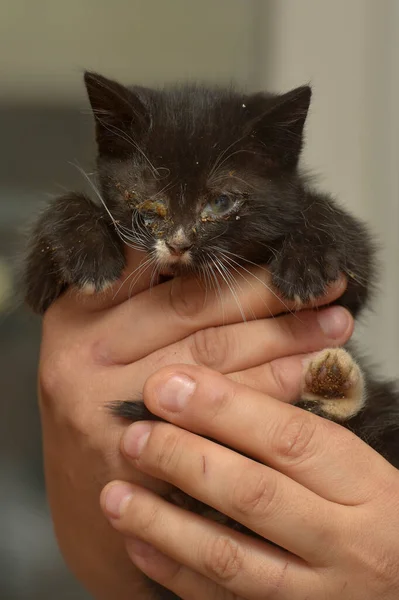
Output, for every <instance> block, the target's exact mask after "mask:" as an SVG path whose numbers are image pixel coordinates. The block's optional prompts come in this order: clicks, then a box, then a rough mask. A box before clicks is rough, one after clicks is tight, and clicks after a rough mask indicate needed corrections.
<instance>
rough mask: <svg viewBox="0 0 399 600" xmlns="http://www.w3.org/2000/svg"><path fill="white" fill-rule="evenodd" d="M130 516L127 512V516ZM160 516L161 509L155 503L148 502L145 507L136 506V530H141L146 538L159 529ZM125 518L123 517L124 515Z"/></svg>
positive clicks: (141, 533)
mask: <svg viewBox="0 0 399 600" xmlns="http://www.w3.org/2000/svg"><path fill="white" fill-rule="evenodd" d="M126 517H127V518H129V514H128V513H127V514H126V516H125V518H126ZM159 517H160V509H159V507H158V506H157V505H156V504H155V503H152V504H148V503H147V504H146V505H145V506H144V507H143V508H141V509H140V508H138V507H137V506H136V507H135V514H134V523H135V525H136V531H138V532H140V535H142V536H143V537H144V538H145V537H147V535H149V536H150V537H151V533H152V532H153V531H155V530H156V529H157V523H158V520H159ZM122 518H123V517H122Z"/></svg>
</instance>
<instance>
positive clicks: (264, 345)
mask: <svg viewBox="0 0 399 600" xmlns="http://www.w3.org/2000/svg"><path fill="white" fill-rule="evenodd" d="M352 331H353V319H352V317H351V316H350V314H349V312H348V311H347V310H345V309H344V308H342V307H339V306H334V307H331V308H327V309H325V310H321V311H319V312H318V311H304V312H301V313H299V314H291V315H285V316H281V317H278V318H275V319H261V320H259V321H251V322H249V323H236V324H234V325H225V326H224V327H223V326H221V327H210V328H208V329H201V330H199V331H196V332H195V333H194V334H192V335H190V336H188V337H187V338H185V339H184V340H181V341H179V342H176V343H175V344H172V345H171V346H168V347H167V348H162V349H161V350H158V351H156V352H155V353H153V354H152V355H151V360H152V362H153V363H154V364H156V365H157V367H158V368H161V367H163V366H167V365H170V364H171V362H174V363H176V362H179V363H183V364H197V365H203V366H206V367H210V368H212V369H214V370H216V371H219V372H220V373H232V372H234V371H238V370H245V369H250V368H253V367H256V366H258V365H262V364H264V363H268V362H270V361H271V360H274V359H276V358H280V357H283V356H289V355H291V354H298V353H300V352H302V353H309V352H314V351H316V350H321V349H322V348H325V347H326V346H327V347H329V346H339V345H342V344H343V343H345V342H346V341H347V340H348V339H349V338H350V336H351V334H352ZM144 362H147V361H146V359H143V361H142V363H143V369H140V362H138V363H135V367H134V368H135V371H137V370H138V371H139V372H140V371H143V373H144V372H145V371H146V369H145V367H144ZM137 367H138V369H137ZM147 372H148V370H147ZM144 382H145V379H143V381H142V384H143V385H144Z"/></svg>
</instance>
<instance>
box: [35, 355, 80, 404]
mask: <svg viewBox="0 0 399 600" xmlns="http://www.w3.org/2000/svg"><path fill="white" fill-rule="evenodd" d="M73 362H74V357H73V354H72V353H71V352H70V351H69V349H68V348H58V350H57V351H56V352H52V353H51V354H48V355H47V356H45V357H44V358H42V360H41V361H40V364H39V387H40V390H41V392H42V393H43V395H44V396H45V397H49V398H52V397H53V396H54V395H55V394H56V393H57V392H58V391H59V389H60V387H61V386H63V385H64V383H68V381H69V375H70V373H71V371H72V370H73Z"/></svg>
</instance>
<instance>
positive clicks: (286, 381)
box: [39, 254, 353, 600]
mask: <svg viewBox="0 0 399 600" xmlns="http://www.w3.org/2000/svg"><path fill="white" fill-rule="evenodd" d="M140 260H141V256H138V255H136V254H135V255H132V256H131V257H130V262H129V268H130V271H131V272H133V271H134V269H136V268H139V267H138V265H139V262H140ZM138 272H140V271H138ZM254 273H255V275H256V276H257V277H258V279H254V280H253V281H252V282H251V281H250V282H248V283H246V282H245V281H244V280H243V282H242V283H241V284H240V289H239V290H238V291H237V294H238V296H239V299H240V300H241V302H242V304H243V306H244V307H245V308H246V310H247V311H248V318H249V319H251V317H254V316H256V317H257V318H258V319H259V320H257V321H254V320H252V321H251V320H249V322H248V323H240V321H241V320H242V317H241V313H240V310H239V308H238V306H237V304H236V301H235V299H234V298H233V297H232V296H231V294H230V292H229V291H228V290H227V289H224V288H223V287H222V288H221V293H222V298H221V299H220V298H219V297H218V295H217V294H215V293H213V292H212V291H209V290H208V293H207V296H206V297H205V293H204V291H203V290H202V289H201V288H199V287H198V286H197V284H196V283H195V282H194V281H190V280H181V279H176V280H173V281H170V282H168V283H165V284H163V285H160V286H157V287H156V288H153V289H152V290H147V289H146V288H148V286H149V283H150V276H148V277H146V274H145V273H144V275H143V276H142V277H140V279H139V281H138V284H137V286H136V287H135V292H136V295H135V296H134V297H132V298H131V299H128V298H127V296H128V293H127V289H128V283H129V282H128V283H127V285H126V286H125V287H123V288H122V290H121V292H120V293H119V294H118V295H117V296H116V299H115V298H114V294H115V288H114V289H113V290H110V291H109V292H108V294H105V295H102V296H98V297H92V298H82V297H81V296H79V295H78V294H76V293H75V292H74V291H73V290H71V291H70V292H68V293H67V294H65V295H64V296H63V297H62V298H60V299H59V300H58V301H57V302H55V303H54V305H53V306H52V307H51V308H50V309H49V310H48V312H47V313H46V315H45V318H44V322H43V342H42V349H41V362H40V372H39V379H40V380H39V386H40V396H41V403H40V404H41V416H42V430H43V443H44V459H45V472H46V482H47V491H48V498H49V502H50V507H51V511H52V516H53V521H54V525H55V531H56V534H57V537H58V541H59V545H60V548H61V550H62V552H63V554H64V557H65V559H66V562H67V563H68V565H69V567H70V568H71V569H72V571H73V572H74V573H75V575H76V576H77V577H78V578H79V579H80V580H81V581H82V582H83V583H84V584H85V585H86V587H87V588H88V589H89V590H90V591H91V593H92V594H93V595H94V596H95V597H96V598H99V599H104V600H109V599H112V600H113V599H114V598H118V600H124V599H125V598H126V599H128V598H129V600H130V598H131V597H132V596H134V595H135V594H136V595H137V597H146V591H145V590H146V588H143V587H142V586H143V580H144V578H143V577H142V575H141V573H139V572H138V571H137V569H135V568H134V567H133V566H132V564H131V562H130V560H129V559H128V557H127V555H126V552H125V548H124V544H123V541H122V539H121V536H120V535H119V534H117V533H116V532H115V531H114V530H113V528H111V527H110V526H109V524H108V523H107V521H106V520H105V519H104V516H103V514H102V512H101V510H100V508H99V505H98V496H99V494H100V491H101V489H102V487H103V486H104V485H105V484H106V483H108V482H109V481H110V480H112V479H116V478H119V479H126V480H128V481H131V482H133V483H140V484H143V485H145V486H147V487H149V488H150V489H152V490H155V491H157V492H158V493H161V494H162V493H164V492H166V491H167V490H168V489H169V487H168V486H166V484H165V483H164V482H160V481H157V480H155V479H153V478H151V477H148V476H147V475H144V474H143V473H141V472H140V471H138V470H133V471H132V469H131V466H130V464H129V463H128V462H127V461H126V459H125V458H124V457H122V456H121V455H120V453H119V440H120V437H121V435H122V433H123V432H124V430H125V425H124V424H122V422H121V421H120V420H119V419H115V418H113V417H112V415H111V414H110V413H109V412H107V409H106V405H107V404H108V403H109V402H110V401H112V400H120V399H129V398H134V397H135V396H136V395H137V394H138V393H141V391H142V387H143V385H144V382H145V381H146V379H147V378H148V377H149V376H150V375H151V374H152V373H153V372H154V371H156V370H157V369H159V368H160V367H162V366H165V365H168V364H171V363H172V362H176V361H178V362H181V363H191V364H204V365H207V366H210V367H212V368H214V369H216V370H218V371H220V372H222V373H225V374H228V376H229V377H231V378H232V379H234V380H236V381H241V382H243V383H246V384H248V385H250V386H252V387H253V388H257V389H259V390H263V391H265V392H267V393H270V394H272V395H274V396H276V397H279V398H281V399H288V400H289V399H292V398H294V394H295V393H296V389H297V381H298V380H299V378H300V375H301V371H302V363H301V357H300V356H292V357H290V358H284V359H283V358H281V357H284V356H288V355H296V354H300V353H306V352H312V351H316V350H319V349H321V348H323V347H325V346H331V345H340V344H342V343H343V342H345V341H346V340H347V339H348V338H349V337H350V335H351V333H352V329H353V321H352V319H351V318H350V317H349V315H348V313H347V312H346V311H344V310H343V309H341V308H337V307H335V308H330V309H327V310H326V311H322V312H320V313H319V314H315V313H312V312H307V313H303V314H301V315H300V318H298V317H297V316H295V315H288V316H284V317H279V318H277V319H262V317H265V316H270V315H277V314H279V313H281V312H282V311H284V310H285V306H284V304H283V303H282V301H281V300H279V299H278V298H276V296H275V295H273V294H272V293H271V292H270V291H269V292H268V291H267V289H265V287H264V282H265V281H266V277H267V273H266V271H265V270H263V269H261V268H259V269H257V270H254ZM130 280H131V279H130ZM130 280H129V281H130ZM344 285H345V284H342V282H340V283H338V284H337V285H336V286H335V287H334V288H333V289H332V290H331V291H330V294H329V295H328V296H326V297H325V298H324V299H323V302H329V301H331V300H333V299H334V298H337V297H338V296H340V295H341V293H342V291H343V287H344ZM138 286H140V287H138ZM221 300H222V301H223V311H222V309H221ZM251 311H252V314H250V313H251ZM323 314H324V316H325V319H327V322H325V324H327V323H329V324H330V325H335V327H336V331H335V332H333V331H330V333H329V332H328V331H327V329H326V330H325V333H323V331H322V330H321V328H320V324H319V322H318V318H319V317H321V316H322V315H323ZM334 315H335V316H334ZM222 323H225V324H226V325H225V326H224V327H217V326H218V325H221V324H222Z"/></svg>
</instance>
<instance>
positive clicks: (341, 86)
mask: <svg viewBox="0 0 399 600" xmlns="http://www.w3.org/2000/svg"><path fill="white" fill-rule="evenodd" d="M398 40H399V2H398V1H397V0H384V2H376V1H375V0H350V2H348V0H334V1H332V0H331V1H327V0H275V1H269V0H201V1H197V0H113V1H112V2H107V1H105V0H104V1H101V0H69V1H68V2H64V1H58V0H35V1H34V2H33V1H32V0H2V1H1V3H0V356H1V360H0V381H1V389H2V397H1V400H0V415H1V419H0V533H1V535H0V598H1V599H2V600H3V599H4V600H22V599H23V600H50V599H53V598H57V600H67V599H70V598H74V599H75V598H76V599H77V600H80V599H81V600H83V599H86V598H88V596H87V594H86V593H85V592H84V591H83V590H82V589H81V588H80V586H79V585H78V584H77V583H76V582H75V581H74V580H73V579H72V577H71V576H70V575H69V574H68V572H67V570H66V568H65V567H64V566H63V562H62V559H61V557H60V555H59V553H58V550H57V547H56V543H55V540H54V537H53V533H52V527H51V522H50V519H49V516H48V512H47V507H46V499H45V492H44V484H43V476H42V466H41V442H40V424H39V418H38V412H37V401H36V367H37V359H38V351H39V341H40V320H39V319H37V318H35V317H33V316H31V315H30V314H29V313H28V312H27V311H26V310H25V309H24V308H23V307H22V306H20V305H19V303H18V301H17V297H16V286H15V265H16V262H17V256H18V248H19V247H20V243H21V238H22V235H23V229H24V226H25V225H26V223H27V221H28V220H29V218H30V217H31V216H32V214H34V213H35V211H37V208H38V206H39V205H40V204H42V203H43V202H45V201H46V200H47V199H48V198H49V197H50V196H52V195H54V194H57V193H62V190H63V189H64V188H72V189H83V186H84V182H83V181H82V176H81V175H80V174H79V173H78V171H77V169H76V168H75V167H73V166H72V165H71V163H79V164H80V165H82V166H83V167H84V168H85V169H86V170H90V168H91V165H92V163H93V135H92V133H93V131H92V121H91V117H90V115H89V111H88V103H87V101H86V98H85V93H84V88H83V85H82V72H83V70H84V69H86V68H88V69H92V70H97V71H98V72H100V73H103V74H104V75H107V76H108V77H111V78H115V79H120V80H121V81H122V82H124V83H140V84H147V85H151V84H159V83H163V82H165V81H171V80H182V79H187V78H190V79H196V80H197V79H200V80H206V81H216V82H230V81H231V80H234V81H236V82H238V83H239V84H241V85H242V86H245V87H246V88H247V89H253V90H255V89H256V90H259V89H265V88H266V89H270V90H272V91H286V90H288V89H289V88H291V87H294V86H297V85H301V84H303V83H305V82H311V84H312V85H313V89H314V96H313V106H312V109H311V114H310V118H309V122H308V127H307V140H308V141H307V148H306V151H305V153H304V164H306V166H307V167H309V168H310V169H311V170H312V171H313V172H314V173H315V174H316V175H317V176H318V179H319V181H320V185H321V186H323V187H324V188H325V189H326V190H329V191H331V192H333V193H334V194H336V196H337V197H338V198H339V199H340V200H341V201H342V202H343V203H344V204H345V205H347V206H348V207H350V208H351V209H352V210H353V211H354V212H355V213H356V214H357V215H359V216H362V217H363V218H365V219H366V220H367V221H368V222H369V223H370V225H371V227H372V229H373V230H374V231H375V232H376V234H377V236H378V237H379V239H380V240H381V242H382V243H383V250H382V252H381V258H382V264H383V266H384V268H383V272H382V273H381V293H380V297H379V299H378V301H377V302H376V304H375V313H374V314H373V315H371V316H370V317H369V318H367V321H365V323H364V324H363V325H362V326H360V327H359V328H358V333H357V336H358V338H359V339H361V343H362V346H363V347H364V348H365V350H366V351H367V352H368V353H369V354H370V355H372V357H373V360H374V361H375V362H378V363H379V364H380V370H381V371H382V372H383V373H385V374H388V375H391V376H398V375H399V364H398V359H397V356H398V353H399V317H398V311H397V306H398V305H399V269H398V266H397V263H398V259H399V235H398V232H399V176H398V164H399V112H398V110H397V107H398V106H399V71H398V63H399V60H398V59H399V41H398ZM7 296H11V298H12V301H11V306H10V303H7V302H6V297H7Z"/></svg>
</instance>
